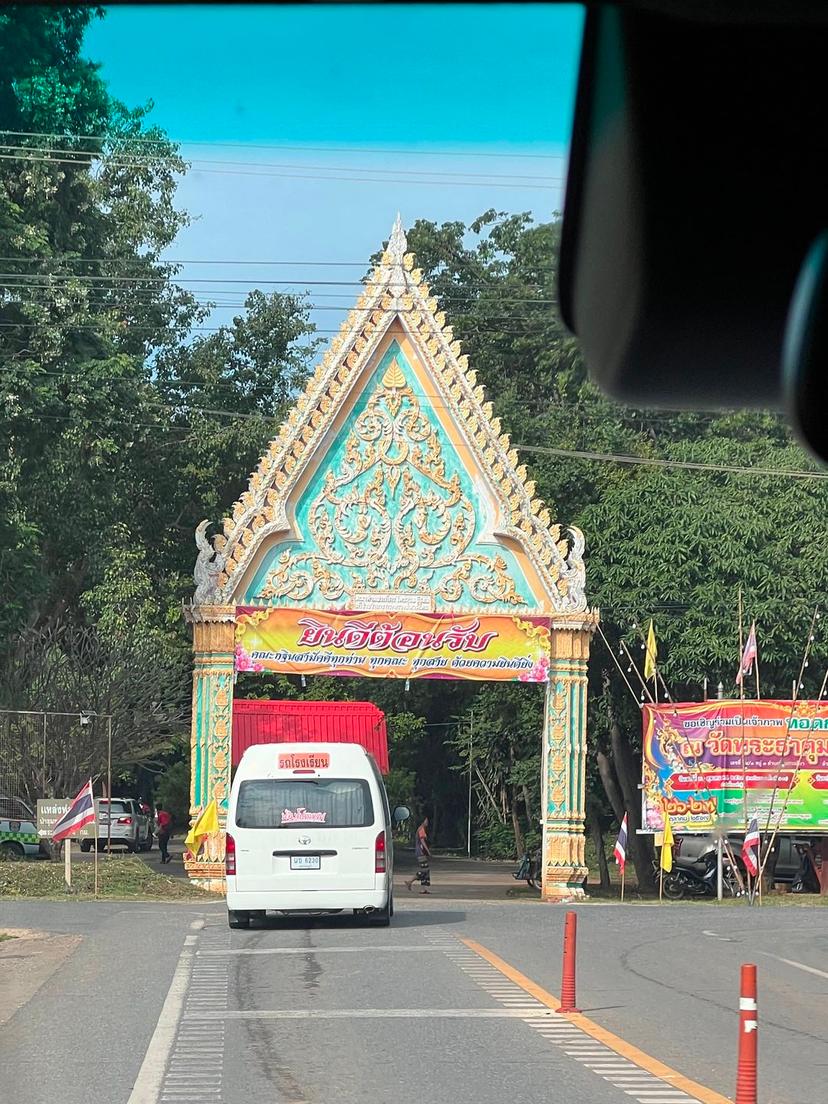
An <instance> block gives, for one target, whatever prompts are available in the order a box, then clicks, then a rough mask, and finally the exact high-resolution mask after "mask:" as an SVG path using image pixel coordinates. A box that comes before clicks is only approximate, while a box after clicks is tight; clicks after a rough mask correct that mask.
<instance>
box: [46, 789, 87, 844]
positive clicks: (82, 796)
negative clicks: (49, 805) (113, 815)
mask: <svg viewBox="0 0 828 1104" xmlns="http://www.w3.org/2000/svg"><path fill="white" fill-rule="evenodd" d="M94 819H95V798H94V797H93V795H92V779H91V778H90V779H89V781H88V782H87V783H86V785H85V786H84V787H83V789H82V790H81V792H80V793H79V794H78V796H77V797H76V798H75V800H74V801H73V802H72V804H71V805H70V806H69V808H68V809H67V810H66V812H65V813H64V814H63V816H62V817H61V818H60V820H59V821H58V822H57V824H55V826H54V828H53V829H52V839H53V840H55V841H57V840H64V839H66V837H67V836H74V835H75V834H76V833H77V832H79V831H80V830H81V828H85V827H86V825H87V824H91V823H92V822H93V821H94Z"/></svg>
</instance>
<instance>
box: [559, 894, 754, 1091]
mask: <svg viewBox="0 0 828 1104" xmlns="http://www.w3.org/2000/svg"><path fill="white" fill-rule="evenodd" d="M577 937H578V914H577V913H575V912H568V913H567V914H566V920H565V922H564V939H563V970H562V972H561V1007H560V1008H559V1009H558V1012H580V1011H581V1010H580V1008H576V1007H575V945H576V942H577ZM737 1104H738V1102H737Z"/></svg>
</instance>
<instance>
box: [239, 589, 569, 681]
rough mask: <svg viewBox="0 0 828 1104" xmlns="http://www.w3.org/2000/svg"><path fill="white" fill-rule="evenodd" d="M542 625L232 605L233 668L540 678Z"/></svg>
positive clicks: (546, 642) (544, 647) (545, 630)
mask: <svg viewBox="0 0 828 1104" xmlns="http://www.w3.org/2000/svg"><path fill="white" fill-rule="evenodd" d="M550 639H551V635H550V624H549V621H548V619H545V618H542V617H513V616H510V615H508V614H491V615H488V614H487V615H482V616H479V617H476V616H470V615H466V616H458V615H456V614H443V613H400V614H389V613H387V612H385V613H349V612H342V611H339V610H337V611H329V612H320V611H318V610H313V611H309V610H302V609H276V608H267V609H262V608H258V607H251V606H238V607H237V608H236V670H237V671H253V672H255V671H278V672H280V673H281V674H291V675H355V676H357V675H358V676H362V677H365V676H368V677H370V678H404V679H409V678H449V679H476V680H479V681H487V682H493V681H499V682H514V681H519V682H547V681H548V679H549V654H550Z"/></svg>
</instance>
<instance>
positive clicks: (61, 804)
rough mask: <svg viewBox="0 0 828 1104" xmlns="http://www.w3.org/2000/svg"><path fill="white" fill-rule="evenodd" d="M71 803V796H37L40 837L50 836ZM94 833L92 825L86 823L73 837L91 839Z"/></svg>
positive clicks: (49, 837) (47, 837) (38, 832)
mask: <svg viewBox="0 0 828 1104" xmlns="http://www.w3.org/2000/svg"><path fill="white" fill-rule="evenodd" d="M71 804H72V799H71V797H42V798H38V801H37V834H38V835H39V836H40V838H41V839H51V838H52V830H53V829H54V827H55V825H56V824H57V822H58V821H59V820H60V818H61V817H62V816H63V814H64V813H65V812H66V810H67V809H68V808H69V806H70V805H71ZM94 835H95V833H94V830H93V826H92V825H91V824H88V825H87V826H86V827H85V828H82V829H81V830H80V832H78V834H77V835H76V836H75V837H74V838H75V839H92V838H93V837H94Z"/></svg>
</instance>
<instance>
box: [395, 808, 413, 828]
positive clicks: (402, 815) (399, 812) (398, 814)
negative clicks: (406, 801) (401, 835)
mask: <svg viewBox="0 0 828 1104" xmlns="http://www.w3.org/2000/svg"><path fill="white" fill-rule="evenodd" d="M410 816H411V810H410V809H409V808H408V806H407V805H398V806H397V807H396V809H395V810H394V812H393V813H392V814H391V819H392V820H393V821H394V823H395V824H402V822H403V821H404V820H408V818H409V817H410Z"/></svg>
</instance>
